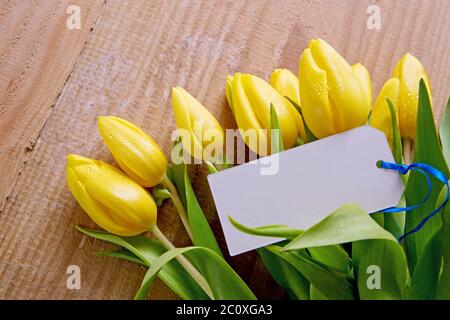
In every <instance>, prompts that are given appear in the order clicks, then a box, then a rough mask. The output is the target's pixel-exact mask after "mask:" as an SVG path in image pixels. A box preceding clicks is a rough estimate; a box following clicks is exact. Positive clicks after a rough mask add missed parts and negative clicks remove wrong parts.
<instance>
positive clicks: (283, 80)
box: [269, 69, 306, 141]
mask: <svg viewBox="0 0 450 320" xmlns="http://www.w3.org/2000/svg"><path fill="white" fill-rule="evenodd" d="M269 83H270V85H271V86H272V87H274V88H275V89H276V90H277V91H278V92H279V93H281V95H283V96H284V97H288V98H289V99H290V100H291V101H293V102H295V103H296V104H297V105H300V91H299V85H298V78H297V77H296V76H295V75H294V74H293V73H292V72H291V71H289V70H287V69H275V70H274V71H273V72H272V75H271V76H270V79H269ZM291 109H292V114H293V116H294V118H295V121H296V122H297V129H298V133H299V135H300V137H301V138H302V140H303V141H306V135H305V126H304V124H303V118H302V116H301V115H300V113H299V112H298V111H297V110H296V109H295V107H294V106H292V108H291Z"/></svg>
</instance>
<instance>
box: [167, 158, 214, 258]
mask: <svg viewBox="0 0 450 320" xmlns="http://www.w3.org/2000/svg"><path fill="white" fill-rule="evenodd" d="M172 172H173V175H174V180H175V184H176V186H177V189H178V192H179V194H180V197H181V200H182V202H183V203H184V206H185V208H186V211H187V214H188V220H189V226H190V227H191V231H192V241H193V243H194V245H196V246H201V247H205V248H209V249H211V250H213V251H214V252H216V253H217V254H218V255H220V256H223V254H222V251H221V250H220V247H219V244H218V243H217V240H216V238H215V237H214V233H213V231H212V229H211V226H210V225H209V223H208V220H207V219H206V216H205V214H204V213H203V210H202V208H201V207H200V204H199V203H198V201H197V197H196V196H195V193H194V190H193V189H192V185H191V181H190V179H189V175H188V172H187V166H186V165H185V164H184V163H181V164H174V165H172Z"/></svg>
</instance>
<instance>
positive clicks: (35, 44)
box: [0, 0, 103, 211]
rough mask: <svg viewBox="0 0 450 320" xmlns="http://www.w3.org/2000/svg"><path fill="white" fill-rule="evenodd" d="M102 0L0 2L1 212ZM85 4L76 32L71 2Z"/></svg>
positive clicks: (93, 21)
mask: <svg viewBox="0 0 450 320" xmlns="http://www.w3.org/2000/svg"><path fill="white" fill-rule="evenodd" d="M102 3H103V2H102V1H99V0H96V1H87V0H86V1H85V0H82V1H69V0H58V1H26V0H22V1H2V2H1V3H0V35H1V42H0V133H1V139H0V211H1V209H2V207H3V206H4V203H5V199H6V198H7V197H8V196H9V194H10V192H11V190H12V188H13V186H14V184H15V181H16V179H17V176H18V175H19V174H20V173H21V171H22V169H23V167H24V164H25V162H26V159H27V153H28V152H29V151H31V150H32V149H33V147H34V144H35V143H36V139H37V137H38V136H39V134H40V131H41V129H42V127H43V125H44V123H45V121H46V120H47V118H48V115H49V114H50V112H51V108H52V107H53V105H54V104H55V102H56V98H57V97H58V94H59V93H60V92H61V90H62V88H63V86H64V84H65V82H66V80H67V77H68V76H69V75H70V71H71V70H72V68H73V66H74V64H75V62H76V59H77V58H78V56H79V54H80V51H81V49H82V48H83V45H84V43H85V41H86V39H87V36H88V34H89V32H90V28H91V26H92V25H93V24H94V23H95V21H96V19H97V16H98V12H99V9H100V7H101V5H102ZM77 4H78V5H79V6H81V7H83V10H82V11H81V12H80V13H81V14H80V22H81V25H80V26H82V28H81V29H79V30H78V29H72V30H70V29H69V28H68V27H67V26H66V21H67V19H68V18H70V16H71V12H72V11H71V10H70V11H69V13H67V9H68V7H69V6H70V5H77Z"/></svg>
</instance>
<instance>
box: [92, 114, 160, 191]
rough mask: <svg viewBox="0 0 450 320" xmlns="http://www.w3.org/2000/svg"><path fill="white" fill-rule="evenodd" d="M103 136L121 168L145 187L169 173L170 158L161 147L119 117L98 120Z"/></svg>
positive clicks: (155, 183)
mask: <svg viewBox="0 0 450 320" xmlns="http://www.w3.org/2000/svg"><path fill="white" fill-rule="evenodd" d="M98 128H99V131H100V134H101V136H102V138H103V141H104V142H105V144H106V146H107V147H108V149H109V151H111V154H112V155H113V157H114V159H115V160H116V162H117V164H118V165H119V167H120V168H121V169H122V170H123V171H125V173H126V174H127V175H128V176H129V177H130V178H131V179H133V180H134V181H136V182H137V183H139V184H140V185H141V186H144V187H153V186H155V185H157V184H158V183H160V182H161V180H162V179H163V177H164V176H165V174H166V170H167V159H166V157H165V156H164V153H163V152H162V150H161V148H160V147H159V146H158V144H157V143H156V142H155V141H154V140H153V139H152V138H151V137H150V136H148V135H147V134H146V133H145V132H144V131H142V130H141V129H139V128H138V127H136V126H135V125H134V124H132V123H130V122H128V121H126V120H124V119H121V118H118V117H112V116H108V117H99V118H98Z"/></svg>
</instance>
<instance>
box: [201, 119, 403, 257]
mask: <svg viewBox="0 0 450 320" xmlns="http://www.w3.org/2000/svg"><path fill="white" fill-rule="evenodd" d="M277 159H278V160H277ZM378 160H384V161H388V162H394V159H393V156H392V153H391V150H390V149H389V145H388V143H387V141H386V138H385V136H384V134H383V133H382V132H381V131H379V130H377V129H374V128H372V127H369V126H364V127H359V128H356V129H353V130H350V131H346V132H343V133H340V134H337V135H334V136H331V137H328V138H325V139H321V140H318V141H315V142H312V143H308V144H305V145H303V146H300V147H296V148H293V149H290V150H287V151H283V152H281V153H279V154H274V155H271V156H269V157H265V158H261V159H258V160H255V161H252V162H248V163H246V164H243V165H240V166H236V167H233V168H231V169H227V170H224V171H221V172H218V173H215V174H211V175H209V176H208V181H209V185H210V187H211V191H212V194H213V197H214V202H215V204H216V208H217V212H218V214H219V219H220V222H221V224H222V228H223V232H224V234H225V240H226V242H227V245H228V250H229V252H230V254H231V255H232V256H234V255H237V254H240V253H243V252H246V251H249V250H253V249H256V248H259V247H263V246H266V245H268V244H272V243H275V242H278V241H280V240H283V239H279V238H270V237H262V236H253V235H248V234H245V233H243V232H241V231H239V230H237V229H236V228H235V227H234V226H233V225H232V224H231V223H230V221H229V219H228V215H230V216H231V217H233V218H234V219H235V220H236V221H238V222H239V223H241V224H243V225H245V226H249V227H259V226H265V225H272V224H281V225H287V226H290V227H293V228H297V229H302V230H306V229H308V228H309V227H311V226H313V225H314V224H316V223H318V222H319V221H321V220H322V219H323V218H325V217H326V216H328V215H329V214H330V213H331V212H333V211H334V210H336V209H338V208H339V207H341V206H342V205H344V204H347V203H350V202H353V203H357V204H359V205H360V206H361V207H362V208H364V209H365V210H367V212H375V211H378V210H381V209H384V208H387V207H391V206H395V205H397V204H398V202H399V200H400V197H401V195H402V194H403V189H404V186H403V183H402V180H401V177H400V175H399V174H398V173H397V172H394V171H391V170H384V169H379V168H378V167H377V166H376V162H377V161H378ZM276 161H278V172H277V173H276V174H273V175H270V174H267V173H268V172H269V173H270V172H271V171H274V170H275V171H276V169H277V166H276V164H277V162H276ZM270 162H271V163H272V167H271V168H272V169H271V170H269V169H268V163H270ZM261 173H263V174H261Z"/></svg>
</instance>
